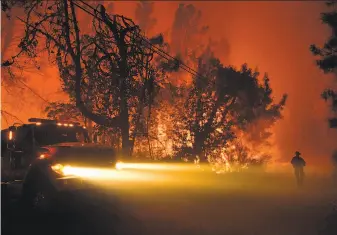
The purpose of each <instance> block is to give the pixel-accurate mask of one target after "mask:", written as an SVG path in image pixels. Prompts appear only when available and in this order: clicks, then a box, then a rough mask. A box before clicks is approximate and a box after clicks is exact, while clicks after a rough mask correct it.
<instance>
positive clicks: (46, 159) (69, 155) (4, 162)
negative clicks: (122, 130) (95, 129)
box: [1, 118, 117, 210]
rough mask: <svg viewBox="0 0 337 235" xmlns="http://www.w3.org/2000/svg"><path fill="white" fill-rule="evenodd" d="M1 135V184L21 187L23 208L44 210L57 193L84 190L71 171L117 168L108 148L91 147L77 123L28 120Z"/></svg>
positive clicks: (8, 186)
mask: <svg viewBox="0 0 337 235" xmlns="http://www.w3.org/2000/svg"><path fill="white" fill-rule="evenodd" d="M28 122H29V123H28V124H15V125H13V126H11V127H9V128H8V129H5V130H2V131H1V184H2V186H3V185H6V187H5V188H10V186H11V185H20V187H19V189H20V190H19V191H20V198H21V199H22V200H21V201H22V202H23V203H24V205H26V206H28V207H29V208H33V209H36V210H41V209H42V210H46V209H47V208H50V206H51V205H52V204H53V203H52V202H54V201H55V200H54V199H55V197H57V195H58V193H59V192H64V191H72V190H81V189H86V188H87V186H88V185H90V184H87V183H86V182H87V181H86V180H83V178H81V177H79V176H76V175H75V174H72V170H71V169H74V168H81V167H82V168H83V167H91V168H92V167H100V168H110V169H111V168H112V169H113V168H116V163H117V159H116V154H115V152H114V150H113V149H112V148H110V147H106V146H102V145H99V144H95V143H92V142H91V140H90V138H89V135H88V132H87V130H86V128H85V127H83V126H81V125H80V124H79V123H71V122H60V121H57V120H48V119H39V118H30V119H29V120H28Z"/></svg>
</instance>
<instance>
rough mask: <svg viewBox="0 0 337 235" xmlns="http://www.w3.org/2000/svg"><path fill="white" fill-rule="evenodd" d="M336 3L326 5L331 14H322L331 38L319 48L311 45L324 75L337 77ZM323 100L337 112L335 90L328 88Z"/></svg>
mask: <svg viewBox="0 0 337 235" xmlns="http://www.w3.org/2000/svg"><path fill="white" fill-rule="evenodd" d="M336 3H337V2H336V1H329V2H327V3H326V5H327V6H328V7H329V8H330V9H331V11H329V12H324V13H322V14H321V21H322V23H323V24H326V25H328V26H329V27H330V28H331V36H330V37H329V39H328V40H327V41H326V43H325V44H324V45H323V47H318V46H316V45H311V46H310V50H311V52H312V53H313V54H314V55H315V56H318V57H320V59H318V60H317V61H316V62H317V66H318V67H319V68H320V69H321V70H323V71H324V73H333V74H335V75H337V70H336V69H337V8H336V6H337V5H336ZM322 98H323V99H325V100H326V101H328V100H329V101H331V103H332V110H333V111H334V112H337V91H336V90H334V89H333V88H328V89H326V90H325V91H323V93H322ZM330 127H332V128H337V119H336V118H334V119H330Z"/></svg>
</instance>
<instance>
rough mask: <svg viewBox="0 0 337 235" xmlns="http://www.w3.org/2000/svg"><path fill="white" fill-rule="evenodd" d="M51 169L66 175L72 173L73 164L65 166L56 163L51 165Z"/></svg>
mask: <svg viewBox="0 0 337 235" xmlns="http://www.w3.org/2000/svg"><path fill="white" fill-rule="evenodd" d="M51 169H52V170H53V171H54V172H56V173H58V174H60V175H65V176H69V175H72V167H71V166H63V165H62V164H55V165H52V166H51Z"/></svg>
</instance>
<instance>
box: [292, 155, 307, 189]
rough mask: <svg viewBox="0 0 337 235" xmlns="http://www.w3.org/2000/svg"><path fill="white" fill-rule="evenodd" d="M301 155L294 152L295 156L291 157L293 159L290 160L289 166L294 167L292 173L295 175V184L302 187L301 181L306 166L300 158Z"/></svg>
mask: <svg viewBox="0 0 337 235" xmlns="http://www.w3.org/2000/svg"><path fill="white" fill-rule="evenodd" d="M300 155H301V153H300V152H298V151H296V152H295V156H294V157H293V159H292V160H291V164H292V165H293V167H294V171H295V172H294V173H295V177H296V182H297V185H298V186H302V185H303V181H304V167H305V165H306V162H305V161H304V159H303V158H302V157H301V156H300Z"/></svg>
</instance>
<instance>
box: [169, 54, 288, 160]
mask: <svg viewBox="0 0 337 235" xmlns="http://www.w3.org/2000/svg"><path fill="white" fill-rule="evenodd" d="M198 73H199V74H201V75H202V76H195V77H194V79H193V82H192V86H191V87H187V88H186V89H185V93H186V95H187V97H188V98H187V101H186V102H185V105H184V108H178V109H177V116H176V117H175V120H176V121H175V123H174V124H175V127H174V130H176V132H175V136H176V140H175V143H178V144H176V145H175V149H176V151H177V154H178V155H182V156H187V157H192V158H194V157H195V156H198V157H199V158H200V159H201V160H203V161H205V160H206V159H207V156H212V155H214V154H215V155H216V156H219V155H220V152H221V151H222V150H223V149H226V148H228V145H229V143H230V142H231V141H233V140H234V139H235V138H236V137H237V136H238V132H239V131H242V132H244V133H245V134H246V135H250V137H251V138H255V139H258V138H257V137H259V138H260V141H262V139H263V140H265V139H266V138H268V137H269V135H270V133H268V128H270V127H271V126H272V125H273V124H274V123H275V121H276V120H277V119H279V118H281V111H282V109H283V107H284V105H285V102H286V98H287V96H286V95H284V96H283V98H282V99H281V101H280V102H279V103H274V100H273V98H272V96H271V95H272V90H271V88H270V86H269V78H268V76H267V75H265V77H264V79H263V83H262V84H261V83H260V82H259V80H258V78H259V73H258V72H257V71H255V72H254V71H252V69H249V68H248V66H247V65H243V66H242V67H241V69H240V70H237V69H235V68H233V67H224V66H223V65H222V64H221V63H220V61H219V60H218V59H216V58H214V57H213V55H212V53H211V52H210V51H208V52H206V53H205V54H204V55H203V57H201V58H200V59H199V63H198ZM262 118H263V119H264V121H265V125H264V126H263V128H258V129H256V131H255V132H254V131H251V130H252V129H251V128H249V127H251V126H252V125H254V122H256V121H257V120H261V119H262ZM254 135H255V136H254ZM256 136H257V137H256ZM227 160H228V161H230V159H227ZM243 162H247V161H244V159H242V161H241V163H243Z"/></svg>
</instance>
